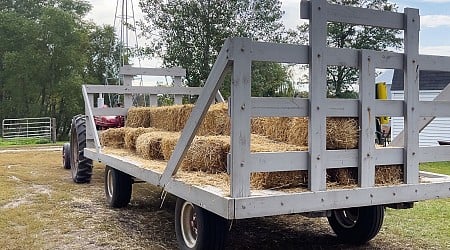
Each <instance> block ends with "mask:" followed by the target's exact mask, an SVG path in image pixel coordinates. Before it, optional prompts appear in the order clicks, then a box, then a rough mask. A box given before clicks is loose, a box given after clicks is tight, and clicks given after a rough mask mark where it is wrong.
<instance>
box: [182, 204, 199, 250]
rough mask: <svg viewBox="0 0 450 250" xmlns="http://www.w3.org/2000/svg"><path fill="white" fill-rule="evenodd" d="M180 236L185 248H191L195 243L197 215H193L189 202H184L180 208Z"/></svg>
mask: <svg viewBox="0 0 450 250" xmlns="http://www.w3.org/2000/svg"><path fill="white" fill-rule="evenodd" d="M180 221H181V223H180V224H181V234H182V235H183V240H184V243H185V244H186V246H187V247H189V248H193V247H194V246H195V244H196V243H197V237H198V226H197V214H196V213H195V209H194V205H192V203H190V202H185V203H184V204H183V207H182V208H181V214H180Z"/></svg>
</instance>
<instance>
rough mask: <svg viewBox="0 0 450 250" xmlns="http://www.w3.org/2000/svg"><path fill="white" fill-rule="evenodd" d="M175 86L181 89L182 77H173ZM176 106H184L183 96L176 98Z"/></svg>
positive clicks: (176, 96)
mask: <svg viewBox="0 0 450 250" xmlns="http://www.w3.org/2000/svg"><path fill="white" fill-rule="evenodd" d="M173 86H174V87H181V76H174V77H173ZM174 99H175V100H174V101H175V104H178V105H181V104H183V95H175V97H174Z"/></svg>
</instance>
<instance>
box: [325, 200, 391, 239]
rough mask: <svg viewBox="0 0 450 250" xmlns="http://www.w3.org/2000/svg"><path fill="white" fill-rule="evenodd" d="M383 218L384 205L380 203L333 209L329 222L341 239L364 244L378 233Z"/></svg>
mask: <svg viewBox="0 0 450 250" xmlns="http://www.w3.org/2000/svg"><path fill="white" fill-rule="evenodd" d="M383 219H384V207H383V206H381V205H379V206H369V207H355V208H345V209H338V210H333V211H331V216H330V217H328V222H329V223H330V226H331V228H332V229H333V231H334V232H335V233H336V235H337V237H338V238H339V239H340V240H342V241H344V242H346V243H352V244H364V243H366V242H368V241H369V240H371V239H373V238H374V237H375V236H376V235H377V234H378V232H379V231H380V229H381V226H382V225H383Z"/></svg>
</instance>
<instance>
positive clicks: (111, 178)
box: [105, 166, 133, 208]
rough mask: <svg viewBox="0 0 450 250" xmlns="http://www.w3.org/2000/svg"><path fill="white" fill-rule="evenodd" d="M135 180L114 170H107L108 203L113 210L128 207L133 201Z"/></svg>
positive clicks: (108, 168)
mask: <svg viewBox="0 0 450 250" xmlns="http://www.w3.org/2000/svg"><path fill="white" fill-rule="evenodd" d="M132 186H133V179H132V178H131V176H130V175H128V174H126V173H124V172H122V171H119V170H117V169H114V168H112V167H110V166H106V168H105V194H106V202H108V205H109V206H110V207H113V208H122V207H126V206H127V205H128V203H130V200H131V192H132V190H133V189H132Z"/></svg>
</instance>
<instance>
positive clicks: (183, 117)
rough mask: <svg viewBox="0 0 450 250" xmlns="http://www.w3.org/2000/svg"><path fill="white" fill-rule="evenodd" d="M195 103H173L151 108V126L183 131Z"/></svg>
mask: <svg viewBox="0 0 450 250" xmlns="http://www.w3.org/2000/svg"><path fill="white" fill-rule="evenodd" d="M192 108H193V105H190V104H188V105H173V106H163V107H152V108H150V113H151V117H152V119H151V124H150V125H151V127H154V128H158V129H161V130H166V131H172V132H179V131H181V130H182V129H183V128H184V126H185V124H186V122H187V120H188V118H189V115H190V114H191V112H192Z"/></svg>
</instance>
